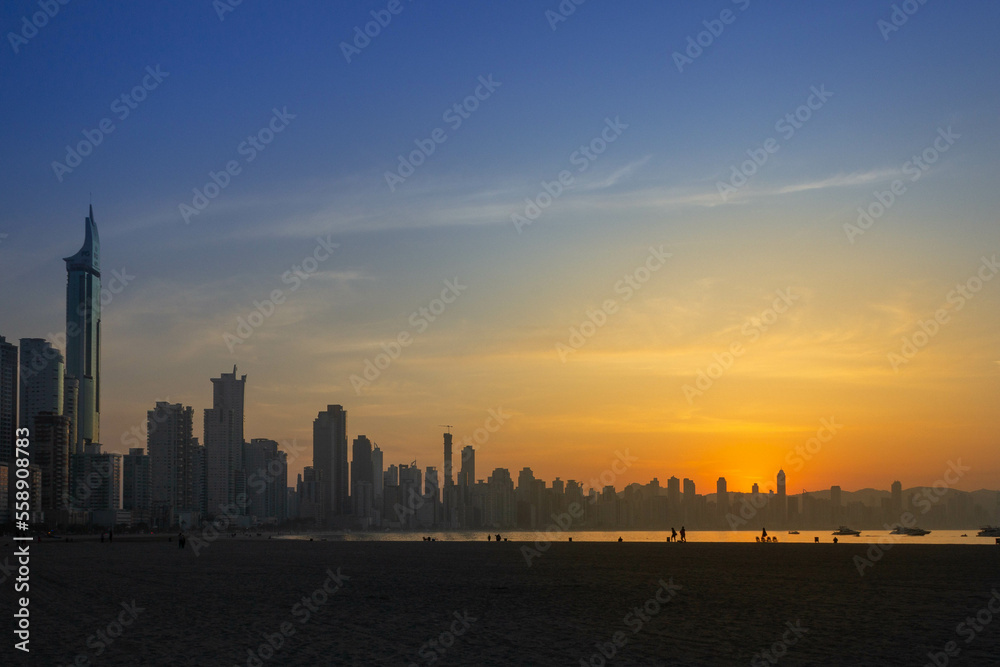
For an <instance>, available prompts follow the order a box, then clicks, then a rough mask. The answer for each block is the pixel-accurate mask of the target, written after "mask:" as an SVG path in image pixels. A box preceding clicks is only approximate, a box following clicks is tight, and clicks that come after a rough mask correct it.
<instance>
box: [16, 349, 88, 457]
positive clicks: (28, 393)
mask: <svg viewBox="0 0 1000 667" xmlns="http://www.w3.org/2000/svg"><path fill="white" fill-rule="evenodd" d="M65 369H66V365H65V363H64V362H63V355H62V353H61V352H59V350H57V349H55V348H54V347H52V343H50V342H49V341H47V340H45V339H43V338H22V339H21V386H20V396H19V397H18V414H19V417H18V422H19V424H20V425H21V426H22V427H24V428H28V429H34V427H35V417H37V416H38V415H40V414H42V413H43V412H44V413H46V414H49V415H62V414H63V408H64V406H65V401H64V399H63V388H64V376H65ZM74 445H75V443H74ZM31 460H32V461H34V452H32V456H31Z"/></svg>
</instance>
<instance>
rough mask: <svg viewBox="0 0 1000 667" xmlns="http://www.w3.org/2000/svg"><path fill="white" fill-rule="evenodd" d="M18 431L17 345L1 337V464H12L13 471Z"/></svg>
mask: <svg viewBox="0 0 1000 667" xmlns="http://www.w3.org/2000/svg"><path fill="white" fill-rule="evenodd" d="M28 428H30V427H28ZM16 429H17V345H14V344H12V343H8V342H7V340H6V339H5V338H4V337H3V336H0V463H11V464H12V465H11V470H13V461H14V440H16V438H15V437H14V431H15V430H16Z"/></svg>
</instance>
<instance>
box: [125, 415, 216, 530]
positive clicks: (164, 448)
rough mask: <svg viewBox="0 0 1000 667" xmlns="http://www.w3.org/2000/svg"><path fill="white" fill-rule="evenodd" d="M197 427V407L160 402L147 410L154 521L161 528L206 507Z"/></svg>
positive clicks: (151, 500)
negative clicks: (203, 500) (181, 514)
mask: <svg viewBox="0 0 1000 667" xmlns="http://www.w3.org/2000/svg"><path fill="white" fill-rule="evenodd" d="M193 429H194V408H192V407H190V406H185V405H182V404H181V403H167V402H166V401H157V402H156V407H155V408H154V409H153V410H149V411H147V412H146V451H147V452H148V454H149V468H150V504H151V506H150V511H151V520H152V521H153V523H154V524H155V525H156V526H158V527H160V528H168V527H170V526H173V525H174V524H175V523H176V522H177V521H176V518H177V514H178V513H180V512H200V511H202V510H203V507H202V506H201V504H200V503H199V500H200V499H201V497H202V496H203V495H204V492H203V490H202V488H201V487H202V485H203V484H204V476H203V475H200V474H198V473H199V471H198V470H197V469H196V468H197V466H198V461H197V455H196V443H197V441H196V440H195V438H194V437H193V436H192V431H193ZM129 451H131V450H129Z"/></svg>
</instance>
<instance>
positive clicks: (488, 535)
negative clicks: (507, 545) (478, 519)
mask: <svg viewBox="0 0 1000 667" xmlns="http://www.w3.org/2000/svg"><path fill="white" fill-rule="evenodd" d="M491 539H493V536H492V535H490V534H489V533H486V541H487V542H489V541H490V540H491ZM500 541H503V542H506V541H507V538H506V537H505V538H503V540H501V539H500V533H497V542H500Z"/></svg>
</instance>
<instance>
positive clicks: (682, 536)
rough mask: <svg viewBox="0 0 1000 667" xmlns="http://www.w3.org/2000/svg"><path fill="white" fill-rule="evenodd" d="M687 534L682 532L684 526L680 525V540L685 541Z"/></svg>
mask: <svg viewBox="0 0 1000 667" xmlns="http://www.w3.org/2000/svg"><path fill="white" fill-rule="evenodd" d="M687 541H688V539H687V534H686V533H685V532H684V526H681V542H687Z"/></svg>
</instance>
